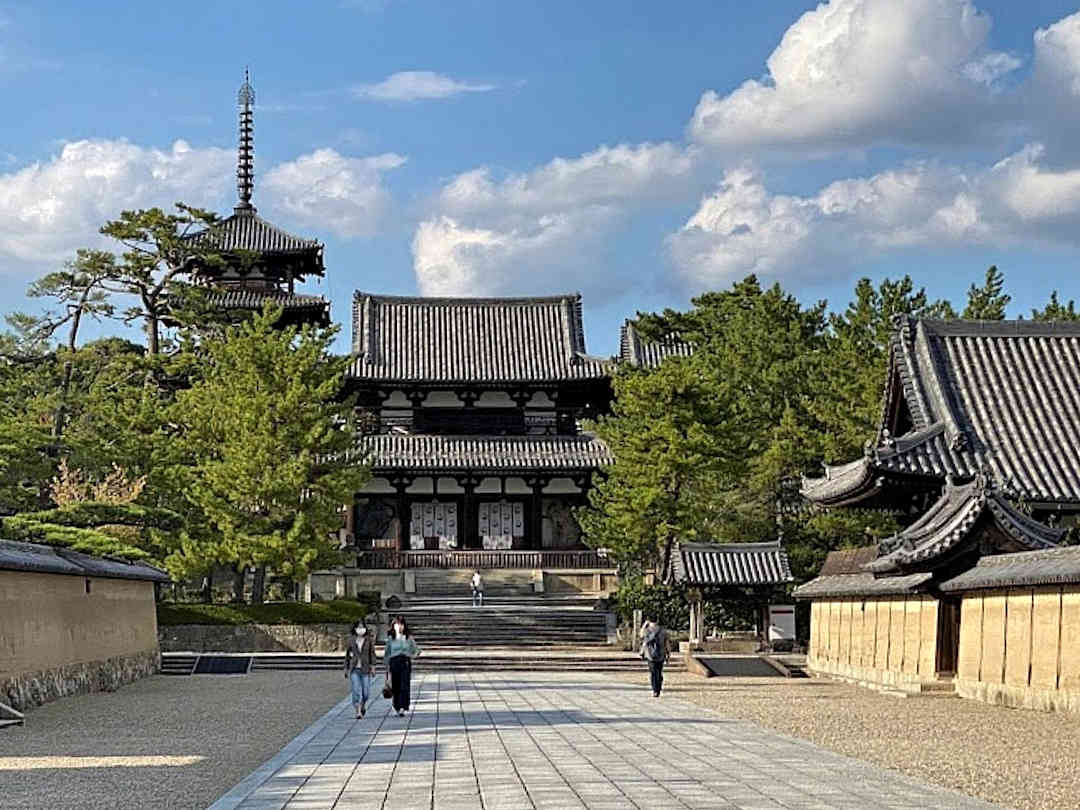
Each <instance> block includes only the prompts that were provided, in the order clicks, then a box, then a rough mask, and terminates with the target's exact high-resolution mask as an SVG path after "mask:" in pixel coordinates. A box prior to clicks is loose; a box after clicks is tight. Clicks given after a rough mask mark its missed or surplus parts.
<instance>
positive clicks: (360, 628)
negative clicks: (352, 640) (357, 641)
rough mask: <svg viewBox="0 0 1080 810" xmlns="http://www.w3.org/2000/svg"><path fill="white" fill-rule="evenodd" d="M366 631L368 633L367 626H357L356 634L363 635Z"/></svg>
mask: <svg viewBox="0 0 1080 810" xmlns="http://www.w3.org/2000/svg"><path fill="white" fill-rule="evenodd" d="M365 633H367V628H366V627H357V628H356V635H358V636H362V635H364V634H365Z"/></svg>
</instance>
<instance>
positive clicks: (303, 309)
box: [207, 288, 330, 326]
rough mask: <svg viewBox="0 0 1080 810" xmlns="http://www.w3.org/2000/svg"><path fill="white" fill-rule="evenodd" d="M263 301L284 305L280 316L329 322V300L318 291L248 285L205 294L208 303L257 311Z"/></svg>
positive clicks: (285, 318) (221, 307)
mask: <svg viewBox="0 0 1080 810" xmlns="http://www.w3.org/2000/svg"><path fill="white" fill-rule="evenodd" d="M267 303H270V304H273V305H274V306H279V307H282V308H284V310H285V312H284V313H283V315H282V319H283V320H289V319H290V318H295V317H296V316H298V315H303V316H304V318H303V319H304V320H305V321H307V320H312V319H314V320H316V321H318V322H319V323H320V324H321V325H323V326H329V324H330V302H329V301H327V300H326V299H325V298H323V297H322V296H321V295H298V294H295V293H286V292H278V291H274V290H267V291H260V290H249V289H243V288H241V289H235V290H229V289H222V290H214V291H212V292H210V293H208V295H207V304H208V305H209V306H212V307H215V308H219V309H225V310H230V309H233V310H236V309H238V310H250V311H252V312H259V311H261V310H262V308H263V306H264V305H266V304H267Z"/></svg>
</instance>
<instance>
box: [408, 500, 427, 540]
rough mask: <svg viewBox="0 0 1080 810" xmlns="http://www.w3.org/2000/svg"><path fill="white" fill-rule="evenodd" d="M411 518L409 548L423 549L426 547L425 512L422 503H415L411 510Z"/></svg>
mask: <svg viewBox="0 0 1080 810" xmlns="http://www.w3.org/2000/svg"><path fill="white" fill-rule="evenodd" d="M410 512H411V516H410V520H409V548H411V549H422V548H423V547H424V514H423V510H422V509H421V508H420V504H418V503H414V504H413V505H412V508H411V510H410Z"/></svg>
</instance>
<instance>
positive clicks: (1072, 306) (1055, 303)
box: [1031, 290, 1080, 321]
mask: <svg viewBox="0 0 1080 810" xmlns="http://www.w3.org/2000/svg"><path fill="white" fill-rule="evenodd" d="M1031 319H1032V320H1033V321H1076V320H1080V312H1077V311H1076V303H1075V302H1074V301H1073V300H1072V299H1071V298H1070V299H1069V302H1068V303H1067V304H1062V303H1061V302H1060V301H1059V300H1058V293H1057V290H1054V291H1053V292H1052V293H1050V300H1049V301H1047V303H1046V306H1045V307H1043V308H1042V309H1032V310H1031Z"/></svg>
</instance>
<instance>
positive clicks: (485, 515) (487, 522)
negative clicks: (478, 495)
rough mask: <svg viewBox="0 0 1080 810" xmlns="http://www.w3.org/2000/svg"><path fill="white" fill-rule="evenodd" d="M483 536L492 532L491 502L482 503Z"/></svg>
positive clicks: (481, 532)
mask: <svg viewBox="0 0 1080 810" xmlns="http://www.w3.org/2000/svg"><path fill="white" fill-rule="evenodd" d="M479 534H480V536H481V537H487V536H488V535H489V534H491V504H489V503H482V504H480V531H479Z"/></svg>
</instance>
